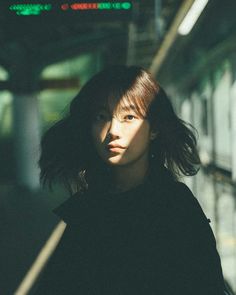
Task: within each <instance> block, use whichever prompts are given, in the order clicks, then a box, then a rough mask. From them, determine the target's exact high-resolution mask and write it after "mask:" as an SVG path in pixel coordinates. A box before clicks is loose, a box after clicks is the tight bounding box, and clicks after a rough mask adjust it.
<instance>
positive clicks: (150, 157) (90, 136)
mask: <svg viewBox="0 0 236 295" xmlns="http://www.w3.org/2000/svg"><path fill="white" fill-rule="evenodd" d="M39 164H40V168H41V180H42V183H43V184H44V185H46V184H49V185H51V184H52V183H53V182H55V181H59V182H61V183H63V184H64V185H65V186H66V187H67V188H68V189H69V191H70V192H71V194H72V196H71V197H70V198H69V199H68V200H67V201H66V202H65V203H63V204H62V205H61V206H59V208H57V209H56V210H55V213H56V214H57V215H58V216H59V217H60V218H61V219H62V220H64V221H65V222H66V224H67V227H66V230H65V232H64V234H63V236H62V239H61V241H60V243H59V245H58V247H57V249H56V251H55V252H54V254H53V256H52V258H51V259H50V261H49V263H48V265H47V267H46V268H45V271H44V273H43V274H42V277H41V279H40V281H39V283H38V288H37V291H36V294H41V295H47V294H48V295H54V294H55V295H60V294H61V295H62V294H63V295H75V294H76V295H80V294H81V295H87V294H90V295H106V294H109V295H118V294H119V295H126V294H127V295H128V294H129V295H132V294H134V295H138V294H145V295H146V294H148V295H151V294H153V295H154V294H155V295H173V294H175V295H176V294H177V295H178V294H179V295H195V294H196V295H223V294H224V291H223V289H224V282H223V275H222V269H221V263H220V258H219V255H218V252H217V250H216V242H215V238H214V235H213V232H212V230H211V227H210V225H209V221H208V219H207V218H206V216H205V215H204V213H203V211H202V209H201V207H200V205H199V203H198V201H197V199H196V198H195V197H194V196H193V195H192V193H191V191H190V190H189V189H188V188H187V186H186V185H184V184H183V183H181V182H179V181H178V179H179V177H180V176H181V175H194V174H196V172H197V170H198V167H199V164H200V160H199V156H198V153H197V148H196V139H195V136H194V134H193V132H192V131H191V127H190V125H188V124H187V123H185V122H184V121H182V120H181V119H179V118H178V117H177V116H176V114H175V113H174V111H173V108H172V105H171V102H170V101H169V99H168V98H167V96H166V94H165V92H164V90H163V89H162V88H161V86H160V85H159V84H158V83H157V82H156V81H155V80H154V78H153V77H152V76H151V75H150V74H149V73H148V72H147V71H145V70H144V69H142V68H140V67H136V66H131V67H127V66H112V67H110V68H107V69H105V70H103V71H101V72H100V73H98V74H96V75H95V76H94V77H93V78H92V79H91V80H90V81H89V82H88V83H87V84H86V85H85V86H84V87H83V88H82V89H81V91H80V92H79V94H78V95H77V96H76V97H75V98H74V99H73V101H72V102H71V106H70V113H69V115H68V116H67V117H66V118H64V119H62V120H61V121H59V122H58V123H57V124H56V125H54V126H53V127H52V128H50V129H49V130H48V131H47V132H46V134H45V135H44V137H43V140H42V154H41V158H40V161H39Z"/></svg>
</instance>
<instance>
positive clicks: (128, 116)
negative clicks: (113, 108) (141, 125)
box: [124, 115, 135, 121]
mask: <svg viewBox="0 0 236 295" xmlns="http://www.w3.org/2000/svg"><path fill="white" fill-rule="evenodd" d="M124 119H125V120H126V121H133V120H134V119H135V116H133V115H127V116H125V117H124Z"/></svg>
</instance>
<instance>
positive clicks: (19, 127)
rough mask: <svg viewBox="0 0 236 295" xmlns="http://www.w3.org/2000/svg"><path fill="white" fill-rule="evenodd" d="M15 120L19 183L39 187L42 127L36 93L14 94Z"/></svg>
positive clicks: (33, 187) (34, 187)
mask: <svg viewBox="0 0 236 295" xmlns="http://www.w3.org/2000/svg"><path fill="white" fill-rule="evenodd" d="M13 120H14V121H13V126H14V145H15V157H16V177H17V184H18V185H22V186H25V187H27V188H29V189H33V190H35V189H38V188H39V168H38V165H37V162H38V159H39V150H40V131H39V130H40V129H39V112H38V103H37V97H36V95H35V94H33V93H31V94H30V93H28V94H14V95H13Z"/></svg>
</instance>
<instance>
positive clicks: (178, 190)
mask: <svg viewBox="0 0 236 295" xmlns="http://www.w3.org/2000/svg"><path fill="white" fill-rule="evenodd" d="M168 205H169V208H172V211H173V212H174V213H175V215H177V216H180V217H183V218H184V219H185V220H186V222H188V223H192V224H197V225H201V224H202V225H204V224H205V225H206V224H207V225H208V224H209V223H210V219H208V218H207V217H206V215H205V213H204V211H203V209H202V207H201V205H200V203H199V201H198V199H197V198H196V197H195V196H194V195H193V193H192V191H191V190H190V189H189V187H188V186H187V185H186V184H184V183H183V182H180V181H175V182H173V184H172V185H171V186H170V188H169V194H168Z"/></svg>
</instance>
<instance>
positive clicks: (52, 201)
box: [0, 0, 236, 295]
mask: <svg viewBox="0 0 236 295" xmlns="http://www.w3.org/2000/svg"><path fill="white" fill-rule="evenodd" d="M0 5H1V9H0V43H1V46H0V220H1V222H0V229H1V238H0V244H1V251H0V257H1V258H0V259H1V261H0V273H1V277H0V294H1V295H8V294H10V295H11V294H18V295H24V294H31V293H32V290H33V287H32V285H33V284H34V280H35V278H36V277H37V275H35V276H33V277H32V276H31V279H30V275H29V273H30V272H32V265H34V266H35V264H34V263H35V261H36V258H37V257H38V255H39V253H41V252H40V251H41V250H42V249H43V248H44V246H45V243H46V242H47V241H48V239H49V238H50V237H51V234H52V233H55V231H54V229H55V228H56V229H58V227H56V226H57V225H58V222H59V220H58V219H57V217H56V216H54V214H53V213H52V212H51V210H52V209H53V208H54V207H56V206H57V205H59V204H60V203H61V202H63V201H64V200H65V199H66V198H68V193H67V192H65V191H64V190H63V188H62V187H60V186H59V185H58V186H56V187H55V190H54V191H53V192H50V191H48V190H45V189H42V188H41V187H40V184H39V169H38V166H37V161H38V157H39V153H40V137H41V135H42V134H43V132H44V131H45V130H46V129H47V128H49V127H50V126H51V125H52V124H53V123H55V122H56V121H57V120H58V119H60V118H61V117H62V116H63V115H64V114H66V112H67V110H68V104H69V103H70V101H71V99H72V98H73V97H74V95H75V94H76V93H77V92H78V91H79V90H80V88H81V87H82V86H83V84H84V83H85V82H86V81H87V80H88V79H89V78H90V77H91V76H92V75H93V74H95V73H96V72H98V71H99V70H101V69H102V68H104V67H105V66H108V65H112V64H127V65H140V66H143V67H144V68H146V69H148V70H149V71H151V72H152V73H153V75H154V76H155V77H156V79H157V80H158V81H159V82H160V83H161V84H162V85H163V87H164V88H165V89H166V91H167V93H168V94H169V96H170V98H171V99H172V102H173V104H174V107H175V109H176V112H177V113H178V115H179V116H180V117H181V118H183V119H184V120H186V121H188V122H190V123H192V124H193V125H194V126H195V127H196V128H197V130H198V134H199V151H200V155H201V160H202V163H203V167H202V169H201V170H200V172H199V173H198V174H197V176H194V177H192V178H186V179H184V181H185V182H186V184H187V185H188V186H189V187H190V188H191V189H192V191H193V192H194V194H195V196H196V197H197V199H198V200H199V202H200V204H201V205H202V207H203V209H204V212H205V214H206V215H207V217H208V218H210V219H211V227H212V229H213V231H214V234H215V237H216V240H217V248H218V251H219V254H220V257H221V262H222V267H223V271H224V276H225V279H226V281H227V282H228V284H229V285H230V287H231V288H232V290H234V291H235V292H236V186H235V183H236V18H235V11H236V1H235V0H225V1H222V0H209V1H208V0H145V1H144V0H134V1H123V0H121V1H106V0H103V1H93V0H90V1H81V0H75V1H72V0H65V1H63V0H58V1H56V3H54V1H51V0H48V1H47V0H41V1H40V0H39V1H36V0H29V1H27V2H24V1H23V0H22V1H20V0H16V1H14V0H2V1H1V4H0ZM59 235H60V234H59ZM33 270H34V271H35V269H33ZM38 272H39V271H38ZM38 272H37V271H36V273H38ZM26 279H27V280H28V281H27V282H28V283H25V282H26ZM23 282H24V283H25V284H26V285H27V284H28V285H27V287H24V288H21V287H22V285H21V284H22V283H23ZM170 283H171V278H170Z"/></svg>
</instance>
